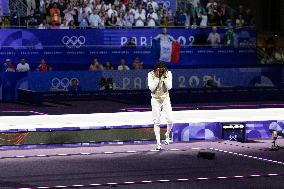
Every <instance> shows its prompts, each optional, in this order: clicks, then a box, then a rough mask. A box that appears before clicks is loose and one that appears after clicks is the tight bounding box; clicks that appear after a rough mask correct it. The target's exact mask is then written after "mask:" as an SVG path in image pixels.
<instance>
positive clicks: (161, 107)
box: [148, 62, 173, 150]
mask: <svg viewBox="0 0 284 189" xmlns="http://www.w3.org/2000/svg"><path fill="white" fill-rule="evenodd" d="M148 86H149V89H150V90H151V96H152V99H151V105H152V118H153V121H154V132H155V136H156V140H157V146H156V150H161V149H162V147H161V138H160V122H161V120H160V119H161V112H162V111H163V112H164V113H165V115H166V120H167V132H166V134H165V136H166V140H165V144H166V145H168V144H169V143H170V132H171V129H172V126H173V116H172V106H171V101H170V95H169V90H171V88H172V73H171V71H168V69H167V68H166V66H165V65H164V64H163V63H161V62H160V63H158V64H157V65H156V66H155V67H154V70H153V71H151V72H149V73H148Z"/></svg>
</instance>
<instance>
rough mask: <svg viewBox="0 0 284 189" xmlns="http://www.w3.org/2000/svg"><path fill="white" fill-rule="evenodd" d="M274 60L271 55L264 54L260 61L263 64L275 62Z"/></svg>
mask: <svg viewBox="0 0 284 189" xmlns="http://www.w3.org/2000/svg"><path fill="white" fill-rule="evenodd" d="M274 62H275V60H274V58H273V57H272V56H269V55H266V56H264V57H263V58H262V59H261V61H260V63H261V64H273V63H274Z"/></svg>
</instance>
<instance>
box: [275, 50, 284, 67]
mask: <svg viewBox="0 0 284 189" xmlns="http://www.w3.org/2000/svg"><path fill="white" fill-rule="evenodd" d="M274 58H275V60H276V61H277V62H278V63H280V64H283V63H284V51H283V48H282V47H279V48H276V50H275V52H274Z"/></svg>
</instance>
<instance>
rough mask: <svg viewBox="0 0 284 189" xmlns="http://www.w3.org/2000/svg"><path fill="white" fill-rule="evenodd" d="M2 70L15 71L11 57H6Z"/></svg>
mask: <svg viewBox="0 0 284 189" xmlns="http://www.w3.org/2000/svg"><path fill="white" fill-rule="evenodd" d="M2 72H15V66H14V65H13V63H12V61H11V59H6V60H5V62H4V64H3V65H2Z"/></svg>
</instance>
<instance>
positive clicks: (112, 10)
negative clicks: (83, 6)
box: [107, 4, 118, 18]
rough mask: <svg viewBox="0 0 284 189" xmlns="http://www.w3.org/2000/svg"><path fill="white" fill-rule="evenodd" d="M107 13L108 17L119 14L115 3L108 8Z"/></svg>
mask: <svg viewBox="0 0 284 189" xmlns="http://www.w3.org/2000/svg"><path fill="white" fill-rule="evenodd" d="M107 15H108V18H111V17H112V15H114V16H117V15H118V13H117V11H116V10H115V5H114V4H113V5H111V7H110V9H108V11H107Z"/></svg>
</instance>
